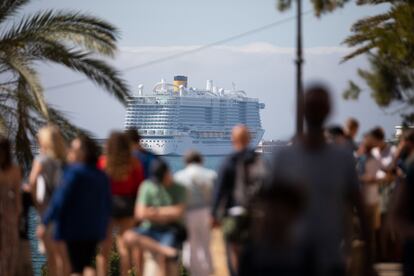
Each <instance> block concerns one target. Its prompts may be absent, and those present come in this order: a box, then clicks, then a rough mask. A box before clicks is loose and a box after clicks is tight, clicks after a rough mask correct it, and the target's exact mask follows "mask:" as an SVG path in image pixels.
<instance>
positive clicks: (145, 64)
mask: <svg viewBox="0 0 414 276" xmlns="http://www.w3.org/2000/svg"><path fill="white" fill-rule="evenodd" d="M311 12H312V10H308V11H305V12H303V13H302V15H303V16H307V15H309V14H310V13H311ZM294 19H296V16H290V17H287V18H284V19H281V20H278V21H275V22H272V23H269V24H266V25H263V26H261V27H258V28H254V29H251V30H249V31H246V32H243V33H239V34H236V35H233V36H230V37H227V38H224V39H221V40H217V41H214V42H212V43H208V44H205V45H202V46H199V47H196V48H194V49H190V50H186V51H182V52H179V53H175V54H171V55H167V56H165V57H161V58H157V59H153V60H150V61H146V62H143V63H141V64H137V65H133V66H129V67H126V68H123V69H121V70H119V71H121V72H127V71H131V70H136V69H141V68H144V67H148V66H152V65H155V64H158V63H163V62H166V61H169V60H173V59H176V58H180V57H183V56H187V55H191V54H194V53H197V52H200V51H203V50H205V49H208V48H211V47H214V46H218V45H222V44H225V43H227V42H230V41H233V40H236V39H239V38H242V37H245V36H249V35H252V34H255V33H258V32H261V31H264V30H267V29H270V28H273V27H276V26H279V25H282V24H285V23H287V22H290V21H292V20H294ZM88 81H90V80H89V79H87V78H84V79H79V80H74V81H69V82H64V83H61V84H57V85H52V86H49V87H46V91H50V90H57V89H61V88H65V87H68V86H73V85H77V84H81V83H84V82H88Z"/></svg>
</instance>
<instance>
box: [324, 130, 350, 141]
mask: <svg viewBox="0 0 414 276" xmlns="http://www.w3.org/2000/svg"><path fill="white" fill-rule="evenodd" d="M325 133H326V137H327V140H328V141H329V142H330V143H333V144H338V145H341V144H344V143H345V142H346V139H345V132H344V130H343V129H342V127H340V126H332V127H328V128H327V129H326V131H325Z"/></svg>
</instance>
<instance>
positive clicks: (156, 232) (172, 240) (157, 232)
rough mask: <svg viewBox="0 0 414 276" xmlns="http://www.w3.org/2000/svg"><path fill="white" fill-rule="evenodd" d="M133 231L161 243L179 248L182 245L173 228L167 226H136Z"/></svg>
mask: <svg viewBox="0 0 414 276" xmlns="http://www.w3.org/2000/svg"><path fill="white" fill-rule="evenodd" d="M135 231H136V232H137V233H138V234H140V235H143V236H146V237H149V238H151V239H153V240H156V241H157V242H158V243H160V244H162V245H165V246H169V247H173V248H177V249H180V248H181V247H182V242H181V241H180V240H179V239H178V237H177V235H176V234H175V233H174V231H173V230H170V229H168V228H166V229H157V228H153V227H149V228H148V227H145V228H144V227H137V228H135Z"/></svg>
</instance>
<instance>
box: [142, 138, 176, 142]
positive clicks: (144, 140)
mask: <svg viewBox="0 0 414 276" xmlns="http://www.w3.org/2000/svg"><path fill="white" fill-rule="evenodd" d="M142 142H143V143H159V142H164V143H173V141H170V140H147V139H142Z"/></svg>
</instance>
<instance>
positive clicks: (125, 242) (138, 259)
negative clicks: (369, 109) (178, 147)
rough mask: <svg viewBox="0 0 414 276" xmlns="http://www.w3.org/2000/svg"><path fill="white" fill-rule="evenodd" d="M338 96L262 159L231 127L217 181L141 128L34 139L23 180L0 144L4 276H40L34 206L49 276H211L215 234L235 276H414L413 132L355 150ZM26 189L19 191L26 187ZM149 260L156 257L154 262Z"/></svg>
mask: <svg viewBox="0 0 414 276" xmlns="http://www.w3.org/2000/svg"><path fill="white" fill-rule="evenodd" d="M330 113H331V102H330V95H329V92H328V90H327V89H326V88H324V87H323V86H313V87H310V88H309V89H307V92H306V94H305V98H304V115H305V123H306V131H305V133H304V134H303V135H302V136H300V137H299V136H297V137H295V138H294V139H292V142H291V144H290V145H288V146H286V147H281V148H280V150H277V152H275V153H273V156H272V158H271V159H270V160H269V159H266V158H264V156H263V155H261V154H259V153H257V152H256V151H255V150H254V149H253V148H252V147H251V146H250V145H251V144H250V133H249V130H248V129H247V127H246V126H244V125H237V126H235V127H234V129H233V131H232V134H231V139H232V144H233V147H234V153H232V154H230V155H229V156H228V157H227V158H226V159H225V160H224V161H223V162H222V166H221V167H220V169H219V170H218V172H217V173H216V172H215V171H213V170H210V169H207V168H205V167H204V166H203V157H202V156H201V155H200V154H199V153H198V152H196V151H189V152H188V153H187V154H186V155H185V157H184V162H185V168H184V169H182V170H180V171H178V172H176V173H175V174H173V172H172V171H171V169H170V167H169V165H168V163H167V162H166V161H165V160H163V158H162V157H160V156H157V155H155V154H153V153H151V152H149V151H147V150H145V149H144V148H142V147H141V144H140V139H141V137H140V135H139V133H138V131H137V130H135V129H128V130H126V131H114V132H112V133H111V134H110V136H109V138H108V139H107V140H106V143H105V145H104V146H103V148H101V147H100V145H98V144H97V143H96V141H95V140H93V139H92V138H90V137H88V136H86V135H84V134H80V135H78V136H77V137H76V138H75V139H73V140H72V141H70V143H67V141H65V139H64V138H63V136H62V134H61V132H60V130H59V128H58V127H57V126H53V125H47V126H45V127H43V128H42V129H40V131H39V133H38V135H37V138H38V141H37V142H38V146H39V150H38V155H37V156H36V157H35V159H34V160H33V164H32V168H31V171H30V172H29V173H27V177H26V178H25V179H27V181H24V180H23V179H24V177H23V175H24V172H22V171H21V170H20V168H19V166H18V165H16V164H15V162H14V158H13V154H12V152H13V149H12V148H11V146H10V142H9V141H8V140H7V139H6V138H1V139H0V256H1V257H0V275H10V276H14V275H33V272H32V267H31V259H30V246H29V243H28V234H27V228H28V219H27V217H28V208H29V206H30V204H31V203H32V204H33V206H34V207H35V209H36V212H37V215H38V227H37V237H38V239H39V241H38V245H39V246H38V247H39V248H38V250H39V251H40V252H41V253H43V254H45V256H46V258H47V271H48V275H52V276H54V275H56V276H66V275H99V276H105V275H108V273H109V259H110V255H111V251H112V250H113V249H114V248H115V250H116V251H117V253H118V254H119V266H120V268H119V271H120V275H122V276H126V275H130V273H134V275H142V273H143V268H144V264H145V261H146V260H147V259H148V258H149V257H151V256H152V258H153V260H154V262H155V263H156V267H157V271H158V272H157V273H158V275H178V274H179V267H180V265H179V264H181V263H182V264H184V266H185V267H186V268H187V269H188V273H189V274H190V275H195V276H204V275H206V276H207V275H212V274H214V265H213V261H212V255H211V252H210V240H211V229H212V228H214V227H220V228H221V230H222V233H223V238H224V244H225V249H226V257H227V264H228V270H229V274H230V275H231V276H233V275H289V276H291V275H323V276H325V275H335V276H336V275H375V271H374V269H373V264H374V263H375V262H402V263H403V272H404V275H414V259H413V258H414V205H413V204H414V203H413V202H414V190H413V187H414V131H413V130H408V131H406V132H405V133H404V134H403V135H402V137H400V139H399V141H398V142H397V143H394V144H392V143H388V142H386V140H385V133H384V131H383V129H382V128H380V127H376V128H374V129H372V130H369V131H368V132H367V133H365V134H364V135H363V139H362V142H361V143H360V144H358V143H356V142H355V139H356V136H357V133H358V129H359V124H358V121H357V120H356V119H353V118H351V119H349V120H348V121H347V122H346V123H345V125H344V126H343V127H342V126H331V127H326V126H325V124H326V121H327V118H328V117H329V114H330ZM22 183H24V184H22ZM148 253H150V254H148Z"/></svg>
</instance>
